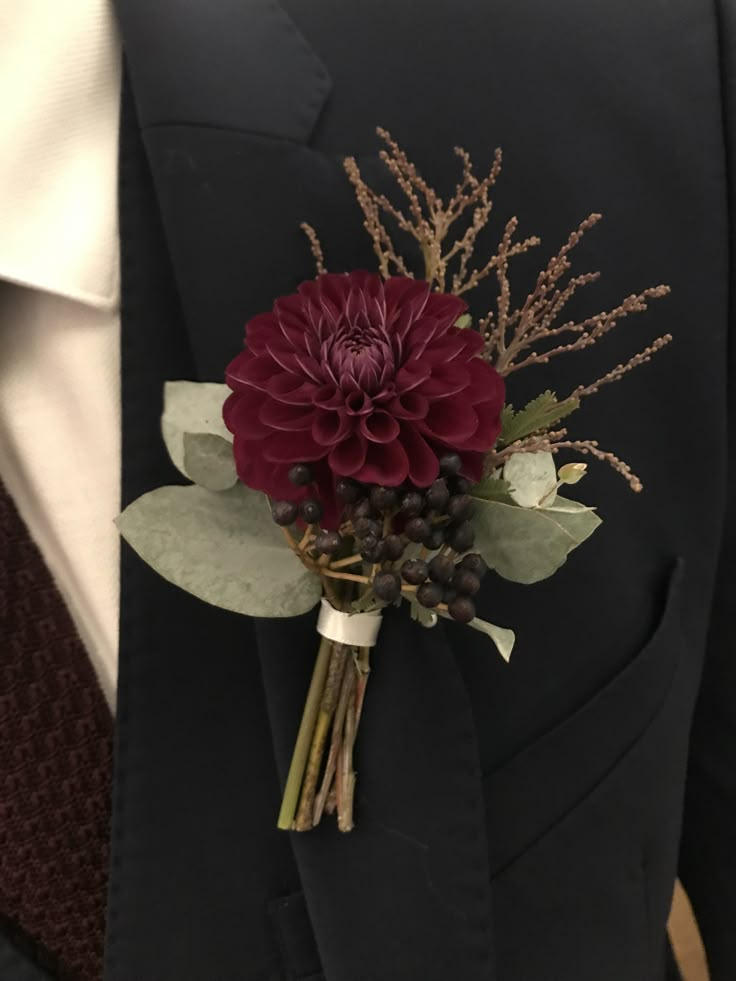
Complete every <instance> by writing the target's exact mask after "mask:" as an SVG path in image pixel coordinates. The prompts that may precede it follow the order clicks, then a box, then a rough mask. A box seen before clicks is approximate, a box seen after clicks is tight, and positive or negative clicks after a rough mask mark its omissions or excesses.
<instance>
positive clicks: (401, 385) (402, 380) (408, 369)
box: [396, 359, 432, 393]
mask: <svg viewBox="0 0 736 981" xmlns="http://www.w3.org/2000/svg"><path fill="white" fill-rule="evenodd" d="M431 374H432V369H431V368H430V367H429V366H428V365H426V364H422V362H421V361H415V360H411V359H410V360H409V361H406V362H405V363H404V364H403V365H402V366H401V367H400V368H399V370H398V371H397V372H396V390H397V391H399V392H402V393H403V392H409V391H411V389H412V388H416V387H417V385H421V383H422V382H423V381H425V380H426V379H427V378H429V376H430V375H431Z"/></svg>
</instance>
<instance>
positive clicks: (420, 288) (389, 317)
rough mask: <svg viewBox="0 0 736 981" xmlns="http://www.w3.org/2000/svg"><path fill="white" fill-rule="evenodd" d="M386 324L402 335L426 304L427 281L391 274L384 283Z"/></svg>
mask: <svg viewBox="0 0 736 981" xmlns="http://www.w3.org/2000/svg"><path fill="white" fill-rule="evenodd" d="M384 293H385V297H386V326H387V328H388V330H389V332H391V331H395V332H396V333H398V334H399V335H400V336H403V335H404V334H405V333H406V331H407V329H408V327H409V326H410V325H411V324H412V323H413V321H415V320H416V319H417V317H419V316H420V315H421V313H422V311H423V310H424V308H425V306H426V305H427V299H428V297H429V283H427V282H426V281H425V280H423V279H407V278H406V277H405V276H392V277H391V278H390V279H388V280H386V283H385V285H384Z"/></svg>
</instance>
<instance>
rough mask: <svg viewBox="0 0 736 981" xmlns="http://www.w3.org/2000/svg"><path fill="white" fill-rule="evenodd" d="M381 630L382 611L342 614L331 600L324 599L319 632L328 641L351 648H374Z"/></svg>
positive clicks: (318, 622) (320, 613)
mask: <svg viewBox="0 0 736 981" xmlns="http://www.w3.org/2000/svg"><path fill="white" fill-rule="evenodd" d="M380 629H381V611H380V610H374V611H373V612H372V613H342V612H341V611H340V610H336V609H335V607H334V606H333V605H332V604H331V603H330V601H329V600H327V599H325V598H324V597H323V598H322V608H321V610H320V611H319V619H318V620H317V632H318V633H319V634H321V635H322V636H323V637H326V638H327V639H328V640H332V641H334V642H335V643H336V644H348V645H349V646H351V647H373V645H374V644H375V643H376V638H377V637H378V631H379V630H380Z"/></svg>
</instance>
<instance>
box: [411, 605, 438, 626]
mask: <svg viewBox="0 0 736 981" xmlns="http://www.w3.org/2000/svg"><path fill="white" fill-rule="evenodd" d="M409 612H410V613H411V618H412V620H416V621H417V623H420V624H421V625H422V626H423V627H434V626H435V625H436V623H437V614H436V613H435V611H434V610H428V609H427V607H426V606H422V604H421V603H417V601H416V600H415V599H412V600H409Z"/></svg>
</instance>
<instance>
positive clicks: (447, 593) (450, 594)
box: [442, 585, 458, 604]
mask: <svg viewBox="0 0 736 981" xmlns="http://www.w3.org/2000/svg"><path fill="white" fill-rule="evenodd" d="M457 595H458V592H457V590H456V589H453V587H452V585H450V586H445V589H444V592H443V593H442V602H443V603H447V604H449V603H452V601H453V600H454V599H455V598H456V597H457Z"/></svg>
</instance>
